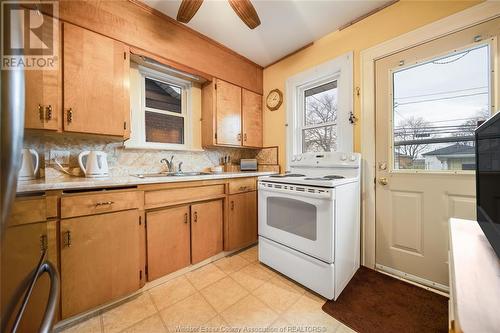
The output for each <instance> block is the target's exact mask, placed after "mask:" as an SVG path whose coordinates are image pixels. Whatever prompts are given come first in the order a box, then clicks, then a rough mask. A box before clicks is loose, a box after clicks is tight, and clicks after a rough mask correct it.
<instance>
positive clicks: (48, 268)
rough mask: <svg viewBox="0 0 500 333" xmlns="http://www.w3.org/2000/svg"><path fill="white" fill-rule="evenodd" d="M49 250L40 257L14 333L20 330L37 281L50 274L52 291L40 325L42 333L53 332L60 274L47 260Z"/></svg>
mask: <svg viewBox="0 0 500 333" xmlns="http://www.w3.org/2000/svg"><path fill="white" fill-rule="evenodd" d="M46 253H47V250H44V251H43V253H42V256H41V257H40V261H39V262H38V266H37V269H36V271H35V274H34V275H33V278H32V279H31V282H30V284H29V286H28V289H27V290H26V293H25V294H24V298H23V302H22V303H21V307H20V308H19V312H18V313H17V315H16V320H15V321H14V325H13V326H12V333H15V332H17V329H18V328H19V324H20V323H21V320H22V318H23V315H24V311H25V310H26V306H27V305H28V303H29V301H30V297H31V294H32V292H33V288H34V287H35V284H36V281H37V280H38V279H39V278H40V277H41V276H42V275H43V274H44V273H48V274H49V278H50V291H49V299H48V301H47V306H46V307H45V314H44V315H43V321H42V323H41V325H40V330H39V332H40V333H49V332H50V331H51V330H52V323H53V321H54V316H55V314H56V307H57V300H58V298H59V288H60V286H59V273H58V272H57V269H56V268H55V267H54V266H53V265H52V264H51V263H50V261H48V260H45V256H46Z"/></svg>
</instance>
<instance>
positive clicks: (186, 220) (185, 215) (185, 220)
mask: <svg viewBox="0 0 500 333" xmlns="http://www.w3.org/2000/svg"><path fill="white" fill-rule="evenodd" d="M184 223H188V213H184Z"/></svg>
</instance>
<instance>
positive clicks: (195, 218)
mask: <svg viewBox="0 0 500 333" xmlns="http://www.w3.org/2000/svg"><path fill="white" fill-rule="evenodd" d="M194 222H198V212H194Z"/></svg>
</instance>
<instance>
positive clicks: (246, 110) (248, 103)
mask: <svg viewBox="0 0 500 333" xmlns="http://www.w3.org/2000/svg"><path fill="white" fill-rule="evenodd" d="M241 115H242V119H243V145H244V146H247V147H262V96H261V95H259V94H256V93H254V92H251V91H248V90H246V89H242V95H241Z"/></svg>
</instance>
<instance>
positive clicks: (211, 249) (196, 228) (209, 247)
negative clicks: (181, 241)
mask: <svg viewBox="0 0 500 333" xmlns="http://www.w3.org/2000/svg"><path fill="white" fill-rule="evenodd" d="M222 221H223V220H222V200H215V201H209V202H203V203H199V204H194V205H192V206H191V262H192V263H193V264H195V263H198V262H200V261H203V260H205V259H207V258H210V257H211V256H214V255H216V254H217V253H220V252H222Z"/></svg>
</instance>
